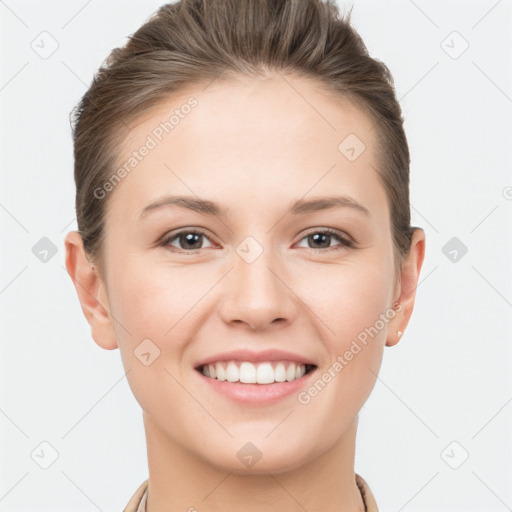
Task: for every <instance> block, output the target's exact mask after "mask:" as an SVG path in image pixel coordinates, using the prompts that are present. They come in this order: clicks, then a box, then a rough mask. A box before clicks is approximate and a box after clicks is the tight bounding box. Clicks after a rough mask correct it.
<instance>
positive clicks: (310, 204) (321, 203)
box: [139, 195, 372, 220]
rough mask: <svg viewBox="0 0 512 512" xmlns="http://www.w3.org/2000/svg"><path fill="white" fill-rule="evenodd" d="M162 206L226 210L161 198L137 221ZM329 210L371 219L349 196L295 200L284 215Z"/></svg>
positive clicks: (190, 198) (208, 203)
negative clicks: (343, 210) (349, 211)
mask: <svg viewBox="0 0 512 512" xmlns="http://www.w3.org/2000/svg"><path fill="white" fill-rule="evenodd" d="M164 206H179V207H181V208H186V209H189V210H192V211H194V212H197V213H201V214H204V215H215V216H219V217H221V216H223V215H225V213H226V211H227V210H226V209H224V208H222V207H221V206H220V205H219V204H218V203H215V202H214V201H209V200H207V199H199V198H197V197H193V196H169V195H167V196H163V197H160V198H158V199H156V200H154V201H152V202H150V203H149V204H147V205H146V206H145V207H144V208H143V209H142V210H141V211H140V214H139V219H140V220H142V219H144V218H145V217H147V216H148V215H149V214H150V213H151V212H152V211H155V210H157V209H159V208H162V207H164ZM331 208H351V209H353V210H355V211H358V212H361V213H363V214H364V215H365V216H367V217H369V218H371V216H372V215H371V213H370V210H368V208H366V207H365V206H363V205H362V204H360V203H358V202H357V201H356V200H355V199H353V198H352V197H350V196H346V195H342V196H329V197H317V198H313V199H297V200H295V201H293V202H292V203H291V205H290V206H289V207H288V209H287V210H286V212H285V215H286V214H288V213H290V214H292V215H304V214H306V213H312V212H317V211H322V210H328V209H331Z"/></svg>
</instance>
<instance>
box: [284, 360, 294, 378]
mask: <svg viewBox="0 0 512 512" xmlns="http://www.w3.org/2000/svg"><path fill="white" fill-rule="evenodd" d="M286 380H287V381H292V380H295V365H294V364H291V365H290V366H288V368H287V369H286Z"/></svg>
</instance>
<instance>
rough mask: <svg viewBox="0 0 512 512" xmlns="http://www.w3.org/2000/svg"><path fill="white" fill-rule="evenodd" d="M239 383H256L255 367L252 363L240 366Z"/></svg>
mask: <svg viewBox="0 0 512 512" xmlns="http://www.w3.org/2000/svg"><path fill="white" fill-rule="evenodd" d="M240 382H244V383H245V384H255V383H256V367H255V366H254V365H253V364H252V363H242V364H241V365H240Z"/></svg>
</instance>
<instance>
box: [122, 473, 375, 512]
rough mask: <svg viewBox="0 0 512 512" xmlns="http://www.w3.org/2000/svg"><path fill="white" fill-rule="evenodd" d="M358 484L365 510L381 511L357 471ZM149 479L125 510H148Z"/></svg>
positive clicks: (137, 511)
mask: <svg viewBox="0 0 512 512" xmlns="http://www.w3.org/2000/svg"><path fill="white" fill-rule="evenodd" d="M356 484H357V487H359V490H360V491H361V496H362V498H363V503H364V509H365V512H379V509H378V508H377V503H376V502H375V498H374V497H373V494H372V491H371V490H370V488H369V487H368V484H367V483H366V482H365V481H364V479H363V477H362V476H359V475H358V474H357V473H356ZM147 489H148V481H147V480H145V481H144V482H142V484H140V486H139V488H138V489H137V490H136V491H135V494H134V495H133V496H132V498H131V500H130V501H129V502H128V505H126V507H125V508H124V510H123V512H146V498H147V495H148V493H147Z"/></svg>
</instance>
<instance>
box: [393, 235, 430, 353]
mask: <svg viewBox="0 0 512 512" xmlns="http://www.w3.org/2000/svg"><path fill="white" fill-rule="evenodd" d="M424 259H425V232H424V231H423V229H421V228H416V229H415V230H414V232H413V236H412V240H411V247H410V250H409V252H408V254H407V256H406V257H405V259H404V262H403V264H402V274H401V291H400V297H399V298H398V302H399V303H400V305H401V308H400V312H399V313H398V314H396V316H395V317H394V318H393V320H391V321H390V322H389V329H388V338H387V340H386V345H387V346H388V347H392V346H394V345H396V344H397V343H398V342H399V341H400V338H401V337H402V335H403V332H404V331H405V328H406V327H407V324H408V323H409V320H410V318H411V315H412V311H413V309H414V301H415V299H416V288H417V287H418V280H419V276H420V272H421V267H422V265H423V261H424Z"/></svg>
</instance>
